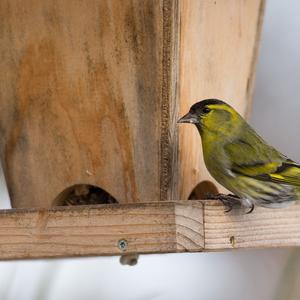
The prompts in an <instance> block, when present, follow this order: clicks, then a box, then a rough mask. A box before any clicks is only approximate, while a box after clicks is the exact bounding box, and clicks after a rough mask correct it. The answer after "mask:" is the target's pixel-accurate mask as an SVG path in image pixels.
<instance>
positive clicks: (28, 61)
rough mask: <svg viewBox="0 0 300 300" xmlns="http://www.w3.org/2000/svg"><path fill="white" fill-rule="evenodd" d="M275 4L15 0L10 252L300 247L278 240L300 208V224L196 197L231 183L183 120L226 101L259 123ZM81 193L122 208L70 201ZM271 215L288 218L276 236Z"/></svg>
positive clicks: (2, 20) (7, 162) (4, 41)
mask: <svg viewBox="0 0 300 300" xmlns="http://www.w3.org/2000/svg"><path fill="white" fill-rule="evenodd" d="M263 8H264V1H263V0H246V1H245V0H233V1H223V0H216V1H213V0H203V1H198V0H174V1H172V0H145V1H138V0H125V1H124V0H91V1H86V2H85V1H77V0H75V1H59V2H57V1H52V0H45V1H35V0H26V1H22V2H20V1H17V0H9V1H8V0H5V1H1V3H0V14H1V16H0V28H1V29H2V30H1V43H0V54H1V60H0V66H1V73H0V104H1V109H0V157H1V162H2V166H3V169H4V173H5V178H6V182H7V185H8V190H9V194H10V198H11V201H12V206H13V207H14V208H15V209H13V210H6V211H2V212H0V258H2V259H15V258H39V257H59V256H82V255H113V254H122V253H135V252H138V253H152V252H159V253H161V252H180V251H203V250H215V249H224V248H239V247H259V246H272V245H291V244H293V245H299V244H300V238H299V235H300V233H297V237H295V238H294V239H293V240H289V241H287V239H288V237H287V233H286V231H284V232H282V235H280V237H279V236H278V234H277V233H276V234H275V233H273V231H274V230H277V226H278V224H279V223H278V222H279V221H278V220H280V218H285V217H286V216H287V215H288V214H289V222H291V224H292V225H291V226H296V225H295V224H297V222H298V224H299V221H297V220H298V219H297V216H298V217H299V216H300V212H299V209H300V206H299V205H297V206H296V209H295V207H294V208H293V209H291V208H288V209H287V210H280V211H275V210H265V209H257V210H256V212H255V213H254V214H252V215H249V216H248V215H247V216H245V215H243V214H236V213H232V214H228V215H224V213H223V207H222V206H221V205H220V204H219V203H217V202H215V201H208V202H205V201H183V200H187V199H188V198H189V197H190V198H196V199H203V198H204V196H203V195H204V194H205V192H207V191H213V190H215V191H216V190H219V191H221V190H222V189H221V188H220V186H218V185H217V184H216V183H215V182H214V181H213V180H212V178H211V177H210V176H209V175H208V173H207V171H206V169H205V167H204V163H203V160H202V153H201V147H200V145H201V144H200V138H199V136H198V133H197V131H196V129H194V128H193V127H191V126H181V127H180V128H179V127H178V125H177V124H176V121H177V119H178V118H179V116H180V115H182V114H183V113H185V112H187V110H188V109H189V107H190V106H191V105H192V104H193V103H194V102H196V101H197V100H201V99H205V98H212V97H214V98H220V99H225V100H226V101H228V102H229V103H230V104H232V105H233V106H234V107H235V108H237V110H238V111H239V112H240V113H241V114H242V115H244V116H247V115H248V113H249V110H250V101H251V95H252V87H253V80H254V69H255V62H256V56H257V48H258V41H259V35H260V29H261V21H262V15H263ZM80 197H81V198H80ZM79 198H80V199H81V200H82V199H83V200H84V199H85V200H86V199H88V200H89V201H90V202H88V203H90V204H94V203H111V204H105V205H96V206H82V207H80V206H77V207H58V206H59V205H65V204H73V205H74V204H84V203H85V202H84V201H81V200H80V201H81V202H80V201H77V200H78V199H79ZM76 199H77V200H76ZM177 199H180V200H181V201H174V200H177ZM265 215H267V216H270V217H272V218H273V217H274V216H275V217H278V218H277V221H276V222H275V221H274V222H273V221H270V224H269V225H270V227H268V228H271V229H270V232H269V233H266V232H263V231H260V225H261V222H266V219H265V217H264V216H265ZM246 220H247V222H245V221H246ZM292 221H293V223H292ZM239 222H242V224H243V225H241V224H240V223H239ZM245 224H246V225H245ZM249 224H251V225H249ZM241 228H243V230H242V229H241ZM254 234H255V235H254ZM262 234H264V235H263V236H262ZM260 236H261V239H263V240H256V239H257V238H260ZM289 236H290V235H289ZM253 239H255V241H254V242H253Z"/></svg>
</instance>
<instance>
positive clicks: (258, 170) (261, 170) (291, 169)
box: [224, 139, 300, 186]
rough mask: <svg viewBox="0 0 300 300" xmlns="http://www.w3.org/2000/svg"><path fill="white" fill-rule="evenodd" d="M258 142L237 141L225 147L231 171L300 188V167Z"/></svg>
mask: <svg viewBox="0 0 300 300" xmlns="http://www.w3.org/2000/svg"><path fill="white" fill-rule="evenodd" d="M255 141H256V140H253V141H252V142H254V143H252V142H251V141H250V142H248V141H245V140H243V139H237V140H235V141H233V142H231V143H229V144H227V145H226V146H225V147H224V150H225V153H226V155H227V156H228V160H229V161H230V162H231V171H232V172H233V173H234V174H237V175H244V176H247V177H252V178H256V179H258V180H262V181H271V182H276V183H281V184H287V185H296V186H300V165H299V164H297V163H295V162H294V161H292V160H290V159H288V158H286V157H285V156H283V155H282V154H281V153H279V152H278V151H277V150H275V149H274V148H272V147H271V146H269V145H267V144H265V143H255Z"/></svg>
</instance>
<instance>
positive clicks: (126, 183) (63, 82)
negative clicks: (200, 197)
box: [0, 0, 174, 207]
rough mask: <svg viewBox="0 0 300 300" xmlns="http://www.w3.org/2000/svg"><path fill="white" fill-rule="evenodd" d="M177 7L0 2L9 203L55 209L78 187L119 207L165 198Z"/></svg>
mask: <svg viewBox="0 0 300 300" xmlns="http://www.w3.org/2000/svg"><path fill="white" fill-rule="evenodd" d="M168 2H170V3H168ZM172 3H173V2H172V1H160V0H146V1H143V2H142V5H141V2H140V1H138V0H126V1H123V0H114V1H111V0H92V1H88V2H84V1H80V0H75V1H58V2H57V1H52V0H46V1H37V0H28V1H19V0H12V1H11V0H9V1H8V0H7V1H6V0H4V1H1V3H0V28H1V32H0V38H1V44H0V45H1V46H0V56H1V60H0V68H1V74H0V106H1V112H0V157H1V160H2V164H3V168H4V172H5V177H6V181H7V183H8V188H9V193H10V196H11V199H12V204H13V206H15V207H36V206H38V207H40V206H42V207H50V206H52V205H53V200H54V199H55V197H56V196H57V195H58V194H59V193H60V192H62V191H63V190H64V189H66V188H67V187H69V186H72V185H74V184H91V185H96V186H100V187H101V188H103V189H105V190H106V191H108V192H109V193H110V194H111V195H112V196H113V197H114V198H116V199H117V200H118V201H119V202H121V203H126V202H128V201H134V202H137V201H148V202H149V201H152V199H156V200H159V199H160V194H161V189H160V187H161V182H162V188H163V189H164V190H166V189H167V187H166V185H167V184H168V181H166V182H165V179H164V178H161V174H162V172H163V170H165V169H166V171H165V172H166V176H165V177H167V176H168V177H170V172H171V171H170V170H169V169H170V168H169V167H167V168H166V164H165V163H164V162H163V161H164V159H163V160H161V151H162V155H163V156H164V157H166V156H168V154H169V151H170V150H169V148H170V147H169V144H168V142H167V141H166V139H169V137H168V136H166V132H167V129H168V128H167V129H165V130H162V125H161V124H162V123H163V122H164V121H163V120H162V119H163V118H161V116H162V114H163V112H162V108H164V103H168V102H169V97H170V96H171V94H170V93H165V94H164V95H163V96H162V78H163V77H164V76H165V75H163V71H164V68H163V65H162V61H163V59H165V62H166V63H167V62H169V58H168V56H169V55H171V54H170V53H169V52H168V51H165V50H164V48H166V47H169V44H168V43H171V41H172V38H170V40H168V41H167V42H163V39H164V38H166V37H165V36H164V35H165V33H164V30H165V29H164V28H165V27H164V26H162V24H163V22H164V18H167V17H168V18H169V19H168V20H173V15H174V13H173V9H174V6H173V4H172ZM165 6H169V7H167V8H168V9H167V8H166V7H165ZM168 20H167V21H166V22H168ZM169 31H170V34H169V35H168V36H171V35H172V32H173V30H171V29H169ZM169 84H170V78H166V79H165V81H164V85H165V89H166V90H168V89H169V88H168V85H169ZM162 99H163V100H162ZM168 109H169V106H166V107H165V110H164V114H165V115H167V119H168ZM163 124H164V123H163ZM168 125H169V121H168V120H167V121H166V126H168ZM165 144H166V145H165ZM166 149H167V150H166ZM168 162H169V160H168ZM149 178H151V180H149ZM163 197H166V196H163Z"/></svg>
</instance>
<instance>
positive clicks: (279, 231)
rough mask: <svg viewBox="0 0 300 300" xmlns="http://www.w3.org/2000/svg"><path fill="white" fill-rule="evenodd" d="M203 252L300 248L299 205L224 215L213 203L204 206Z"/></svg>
mask: <svg viewBox="0 0 300 300" xmlns="http://www.w3.org/2000/svg"><path fill="white" fill-rule="evenodd" d="M204 207H205V208H204V220H205V223H204V235H205V246H204V247H205V250H208V251H209V250H223V249H241V248H247V249H249V248H273V247H291V246H300V203H297V204H295V205H291V206H288V207H286V208H282V209H271V208H261V207H256V208H255V209H254V212H253V213H251V214H245V213H244V211H243V210H240V209H235V210H233V211H232V212H230V213H228V214H224V207H222V205H220V203H218V202H216V201H206V203H205V206H204Z"/></svg>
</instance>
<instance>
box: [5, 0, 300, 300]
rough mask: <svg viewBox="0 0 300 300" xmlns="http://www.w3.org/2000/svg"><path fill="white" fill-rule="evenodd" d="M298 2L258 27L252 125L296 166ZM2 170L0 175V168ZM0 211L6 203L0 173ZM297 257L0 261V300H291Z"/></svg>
mask: <svg viewBox="0 0 300 300" xmlns="http://www.w3.org/2000/svg"><path fill="white" fill-rule="evenodd" d="M299 13H300V2H299V1H297V0H286V1H282V0H269V1H267V6H266V13H265V19H264V25H263V33H262V41H261V47H260V53H259V59H258V65H257V75H256V88H255V93H254V99H253V112H252V117H251V123H252V125H253V126H254V127H255V128H256V129H257V131H258V132H259V133H260V134H261V135H262V136H263V137H265V139H266V140H267V141H268V142H270V143H271V144H273V145H274V146H275V147H277V148H278V149H279V150H281V151H282V152H283V153H285V154H286V155H288V156H289V157H291V158H292V159H294V160H296V161H300V141H299V135H300V130H299V128H300V117H299V116H300V97H299V95H298V87H299V86H300V56H299V52H300V18H299ZM0 171H1V170H0ZM0 207H1V208H9V207H10V204H9V198H8V195H7V190H6V187H5V182H4V178H3V174H2V172H0ZM299 283H300V251H299V250H296V249H272V250H255V251H232V252H224V253H198V254H165V255H147V256H145V255H144V256H141V257H140V259H139V262H138V265H136V266H134V267H129V266H122V265H120V263H119V258H118V257H112V258H86V259H64V260H38V261H18V262H0V299H2V300H15V299H22V300H27V299H28V300H38V299H43V300H54V299H55V300H60V299H73V300H77V299H78V300H79V299H88V300H93V299H104V300H106V299H107V300H110V299H113V300H115V299H122V300H135V299H136V300H144V299H145V300H150V299H155V300H169V299H172V300H181V299H190V300H193V299H206V300H210V299H212V300H215V299H224V300H227V299H228V300H229V299H231V300H239V299H244V300H248V299H249V300H250V299H251V300H253V299H258V300H273V299H274V300H282V299H284V300H296V299H299V298H300V284H299Z"/></svg>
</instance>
